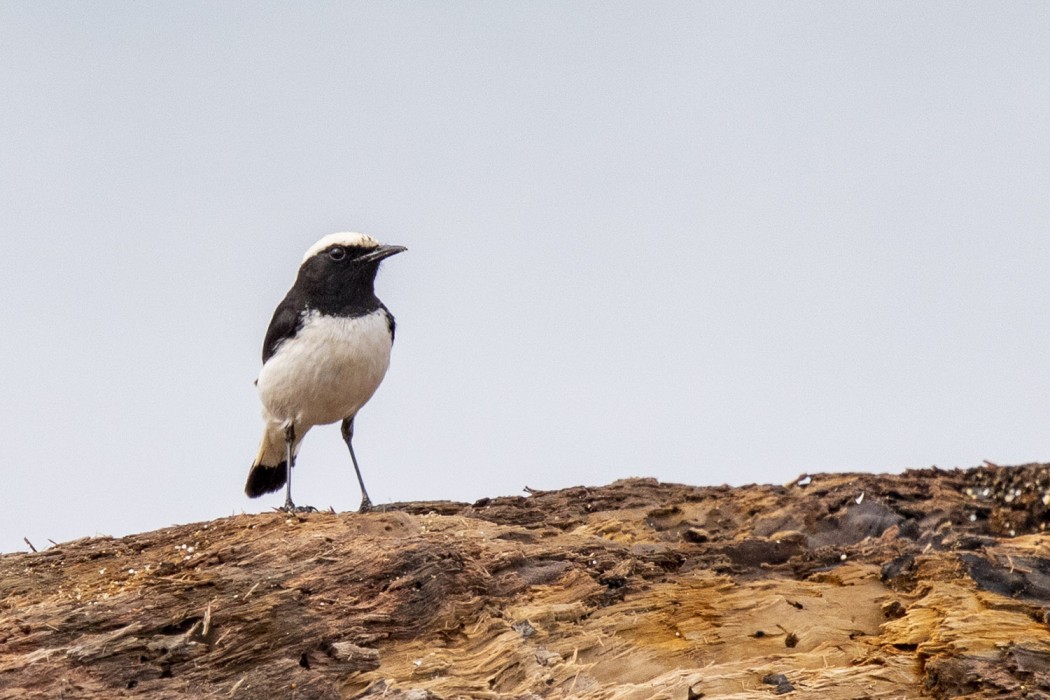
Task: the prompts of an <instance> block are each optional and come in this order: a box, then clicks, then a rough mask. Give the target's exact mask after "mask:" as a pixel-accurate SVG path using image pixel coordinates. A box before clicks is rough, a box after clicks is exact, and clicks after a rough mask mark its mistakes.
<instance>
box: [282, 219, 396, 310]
mask: <svg viewBox="0 0 1050 700" xmlns="http://www.w3.org/2000/svg"><path fill="white" fill-rule="evenodd" d="M405 250H407V248H405V247H404V246H400V245H382V244H381V243H380V242H379V241H377V240H376V239H374V238H372V237H371V236H369V235H366V234H364V233H332V234H329V235H327V236H325V237H324V238H322V239H321V240H319V241H317V242H316V243H314V244H313V245H312V246H310V248H309V249H308V250H307V251H306V254H305V255H304V256H303V262H302V264H301V265H300V266H299V281H300V283H302V284H303V285H304V286H305V287H306V288H307V289H309V290H310V291H311V292H313V294H318V295H321V296H323V297H327V298H328V299H329V301H335V300H336V299H346V300H347V301H352V298H353V297H356V296H357V295H361V294H366V295H370V294H372V291H373V284H374V283H375V278H376V272H378V271H379V263H380V262H381V261H382V260H384V259H385V258H388V257H390V256H391V255H396V254H397V253H401V252H403V251H405ZM333 297H334V298H333Z"/></svg>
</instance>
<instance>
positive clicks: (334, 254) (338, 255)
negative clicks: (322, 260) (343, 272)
mask: <svg viewBox="0 0 1050 700" xmlns="http://www.w3.org/2000/svg"><path fill="white" fill-rule="evenodd" d="M328 257H330V258H331V259H332V260H342V259H343V258H345V257H346V248H339V247H336V248H332V249H331V250H330V251H328Z"/></svg>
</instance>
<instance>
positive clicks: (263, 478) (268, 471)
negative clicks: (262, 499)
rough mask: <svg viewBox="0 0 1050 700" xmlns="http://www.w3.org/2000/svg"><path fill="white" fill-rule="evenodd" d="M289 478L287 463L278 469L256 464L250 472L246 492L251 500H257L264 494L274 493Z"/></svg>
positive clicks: (279, 465)
mask: <svg viewBox="0 0 1050 700" xmlns="http://www.w3.org/2000/svg"><path fill="white" fill-rule="evenodd" d="M287 478H288V470H287V469H286V468H285V463H284V462H281V463H280V464H278V465H277V466H276V467H269V466H266V465H265V464H256V465H255V466H254V467H252V470H251V471H250V472H248V483H246V484H245V485H244V492H245V493H246V494H248V496H250V497H251V498H257V497H259V496H261V495H263V494H264V493H273V492H274V491H276V490H277V489H279V488H281V487H282V486H284V482H285V479H287Z"/></svg>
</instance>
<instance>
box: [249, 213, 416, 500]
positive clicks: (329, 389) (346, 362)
mask: <svg viewBox="0 0 1050 700" xmlns="http://www.w3.org/2000/svg"><path fill="white" fill-rule="evenodd" d="M405 250H407V248H405V247H404V246H400V245H382V244H380V243H379V241H377V240H376V239H375V238H373V237H372V236H369V235H367V234H363V233H354V232H344V233H333V234H329V235H327V236H325V237H323V238H321V239H320V240H319V241H317V242H316V243H314V244H313V245H312V246H310V247H309V249H307V251H306V254H305V255H304V256H303V260H302V263H301V264H300V265H299V272H298V274H297V275H296V278H295V283H294V284H293V285H292V287H291V289H289V290H288V293H287V294H286V295H285V297H284V300H283V301H281V303H280V304H278V305H277V309H276V310H275V311H274V313H273V318H272V319H271V321H270V326H269V328H268V329H267V331H266V337H265V339H264V340H263V348H262V361H263V363H262V369H261V370H260V371H259V377H258V379H256V381H255V384H256V387H257V388H258V391H259V399H260V400H261V402H262V414H263V420H264V422H265V427H264V429H263V437H262V442H261V443H260V445H259V453H258V455H257V456H256V457H255V461H254V462H253V463H252V466H251V470H250V471H249V472H248V481H247V483H246V484H245V486H244V492H245V493H246V494H247V495H248V496H249V497H251V498H256V497H258V496H261V495H263V494H266V493H272V492H274V491H277V490H279V489H280V488H281V487H282V486H284V487H285V502H284V506H283V507H281V508H279V509H278V510H282V511H286V512H296V511H308V510H313V509H312V508H310V507H297V506H296V505H295V503H294V502H293V501H292V468H293V467H294V466H295V457H296V454H298V452H299V446H300V445H301V444H302V440H303V437H304V436H305V435H306V433H307V431H309V430H310V428H312V427H314V426H316V425H327V424H329V423H335V422H336V421H342V425H341V432H342V436H343V441H344V442H345V443H346V447H347V449H349V450H350V460H351V462H352V463H353V465H354V472H355V473H356V474H357V482H358V484H359V485H360V487H361V505H360V508H359V511H361V512H366V511H368V510H371V509H372V500H371V499H370V498H369V497H368V491H367V489H365V482H364V479H362V478H361V469H360V467H359V466H358V464H357V456H356V455H355V454H354V446H353V437H354V418H355V417H356V416H357V412H358V411H359V410H361V407H362V406H364V405H365V403H367V402H368V400H369V399H370V398H372V395H373V394H374V393H375V391H376V389H378V388H379V384H380V383H381V382H382V381H383V377H384V376H385V375H386V371H387V368H388V367H389V365H390V351H391V348H392V347H393V345H394V331H395V328H396V324H395V322H394V316H393V314H391V313H390V310H389V309H387V308H386V306H384V305H383V302H381V301H380V300H379V298H378V297H376V294H375V279H376V274H377V273H378V271H379V264H380V263H381V262H382V261H383V260H385V259H386V258H388V257H390V256H391V255H396V254H398V253H402V252H404V251H405Z"/></svg>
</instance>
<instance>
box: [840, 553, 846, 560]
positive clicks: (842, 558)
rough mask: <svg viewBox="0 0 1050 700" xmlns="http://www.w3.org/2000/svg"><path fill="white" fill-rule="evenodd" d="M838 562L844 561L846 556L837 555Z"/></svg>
mask: <svg viewBox="0 0 1050 700" xmlns="http://www.w3.org/2000/svg"><path fill="white" fill-rule="evenodd" d="M839 561H846V555H845V554H844V553H843V554H840V555H839Z"/></svg>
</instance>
